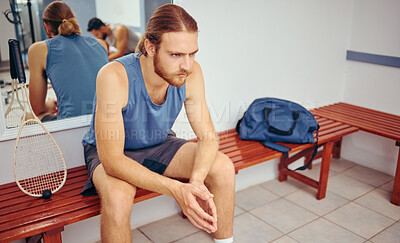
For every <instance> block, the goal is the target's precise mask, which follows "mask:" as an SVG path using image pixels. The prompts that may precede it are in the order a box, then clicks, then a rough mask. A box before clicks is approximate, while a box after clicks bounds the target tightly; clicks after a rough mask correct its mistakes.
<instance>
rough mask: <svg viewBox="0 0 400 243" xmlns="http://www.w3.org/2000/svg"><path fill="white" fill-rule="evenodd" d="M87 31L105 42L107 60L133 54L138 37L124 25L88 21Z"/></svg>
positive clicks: (94, 20) (96, 20) (97, 20)
mask: <svg viewBox="0 0 400 243" xmlns="http://www.w3.org/2000/svg"><path fill="white" fill-rule="evenodd" d="M87 31H88V32H90V33H91V34H92V35H94V36H95V37H96V38H99V39H102V40H105V41H106V42H107V44H108V46H109V49H110V50H109V55H108V59H109V60H114V59H116V58H118V57H122V56H123V55H125V54H129V53H132V52H135V48H136V45H137V43H138V42H139V39H140V38H139V36H138V35H137V34H136V33H135V32H133V31H132V30H130V29H129V28H127V27H126V26H125V25H116V24H104V23H103V21H101V20H100V19H99V18H92V19H90V20H89V23H88V28H87Z"/></svg>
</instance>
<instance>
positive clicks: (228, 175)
mask: <svg viewBox="0 0 400 243" xmlns="http://www.w3.org/2000/svg"><path fill="white" fill-rule="evenodd" d="M208 177H209V178H208V180H209V182H210V183H217V184H220V185H222V184H224V185H229V186H234V184H235V167H234V165H233V162H232V160H231V159H230V158H229V157H228V156H226V155H225V154H223V153H221V152H218V155H217V158H216V160H215V163H214V165H213V166H212V168H211V170H210V173H209V176H208Z"/></svg>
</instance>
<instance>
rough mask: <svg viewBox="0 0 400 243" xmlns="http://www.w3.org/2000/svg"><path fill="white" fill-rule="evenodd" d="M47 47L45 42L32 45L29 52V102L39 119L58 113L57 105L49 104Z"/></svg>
mask: <svg viewBox="0 0 400 243" xmlns="http://www.w3.org/2000/svg"><path fill="white" fill-rule="evenodd" d="M46 58H47V46H46V43H45V42H44V41H40V42H36V43H34V44H32V45H31V46H30V48H29V50H28V63H29V100H30V102H31V105H32V108H33V111H34V112H35V114H36V115H37V116H39V117H42V116H44V115H45V114H47V113H52V114H54V113H56V112H57V106H56V104H55V103H52V104H51V103H50V102H47V104H46V95H47V76H46V73H45V70H46Z"/></svg>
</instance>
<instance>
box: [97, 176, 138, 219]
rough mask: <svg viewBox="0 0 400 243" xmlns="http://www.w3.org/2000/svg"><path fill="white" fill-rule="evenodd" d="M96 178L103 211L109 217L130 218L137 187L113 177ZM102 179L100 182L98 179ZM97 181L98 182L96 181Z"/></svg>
mask: <svg viewBox="0 0 400 243" xmlns="http://www.w3.org/2000/svg"><path fill="white" fill-rule="evenodd" d="M96 179H97V181H96V180H94V182H95V185H96V184H97V185H96V188H97V189H98V192H99V196H100V199H101V211H102V212H101V213H102V214H103V215H104V216H107V218H109V219H111V220H112V219H114V220H115V221H117V222H118V221H121V220H124V219H125V220H126V219H129V217H130V213H131V211H132V205H133V200H134V198H135V194H136V188H135V187H134V186H132V185H130V184H128V183H126V182H124V181H121V180H118V179H116V178H113V177H109V176H106V177H105V178H104V177H103V178H96ZM99 179H101V180H102V181H101V182H99V181H98V180H99ZM96 182H97V183H96Z"/></svg>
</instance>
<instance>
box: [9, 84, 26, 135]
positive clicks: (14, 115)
mask: <svg viewBox="0 0 400 243" xmlns="http://www.w3.org/2000/svg"><path fill="white" fill-rule="evenodd" d="M11 88H12V93H11V101H10V104H9V107H8V109H7V111H6V113H5V119H6V127H7V128H13V127H17V126H18V125H19V124H20V123H21V119H22V117H23V115H24V106H23V105H22V104H21V101H20V99H19V95H18V89H19V87H18V82H17V80H16V79H13V80H12V82H11ZM21 95H23V94H21Z"/></svg>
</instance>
